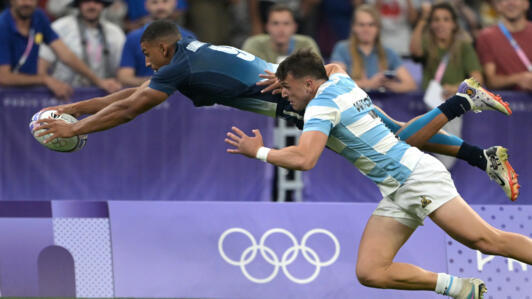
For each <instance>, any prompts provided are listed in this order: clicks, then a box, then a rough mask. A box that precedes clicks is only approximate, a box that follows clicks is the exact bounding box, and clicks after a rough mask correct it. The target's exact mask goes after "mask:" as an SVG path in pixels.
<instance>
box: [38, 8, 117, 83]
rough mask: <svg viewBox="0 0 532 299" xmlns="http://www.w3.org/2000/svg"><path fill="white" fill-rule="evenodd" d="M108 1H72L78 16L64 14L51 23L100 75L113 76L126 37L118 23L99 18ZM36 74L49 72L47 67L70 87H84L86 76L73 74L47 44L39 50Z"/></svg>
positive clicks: (53, 75) (102, 76)
mask: <svg viewBox="0 0 532 299" xmlns="http://www.w3.org/2000/svg"><path fill="white" fill-rule="evenodd" d="M111 4H112V1H109V0H74V6H75V7H78V8H79V15H78V16H73V15H71V16H65V17H62V18H60V19H58V20H56V21H55V22H53V23H52V28H53V29H54V30H55V31H56V32H57V33H58V34H59V36H60V38H61V39H63V40H67V41H68V44H67V46H68V47H69V48H70V50H72V52H74V53H75V54H76V55H77V56H78V57H80V58H82V59H83V61H84V62H85V64H86V65H88V66H89V67H90V68H91V70H92V71H93V72H94V73H95V74H96V75H98V77H100V78H112V77H116V71H117V69H118V63H119V61H120V54H121V53H122V47H123V45H124V41H125V36H124V33H123V32H122V30H121V29H120V28H118V26H116V25H114V24H112V23H110V22H107V21H103V20H101V19H100V16H101V13H102V11H103V9H104V7H105V6H108V5H111ZM39 57H40V59H39V73H48V70H49V68H50V66H53V70H52V71H51V74H52V77H54V78H56V79H58V80H61V81H63V82H66V83H68V84H69V85H71V86H74V87H78V86H87V85H90V82H89V81H88V79H87V78H85V77H83V76H80V75H78V74H76V73H75V72H74V71H73V70H72V69H71V68H69V67H68V66H66V65H65V64H63V63H61V62H57V57H56V56H55V55H54V53H53V52H52V51H51V50H50V48H48V47H47V46H43V47H41V49H40V52H39Z"/></svg>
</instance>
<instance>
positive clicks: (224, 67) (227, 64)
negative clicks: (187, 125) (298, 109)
mask: <svg viewBox="0 0 532 299" xmlns="http://www.w3.org/2000/svg"><path fill="white" fill-rule="evenodd" d="M276 67H277V65H274V64H271V63H268V62H266V61H264V60H262V59H260V58H258V57H255V56H254V55H252V54H249V53H247V52H244V51H242V50H239V49H236V48H233V47H228V46H215V45H211V44H207V43H203V42H200V41H197V40H191V39H183V40H180V41H179V42H177V47H176V50H175V54H174V56H173V58H172V61H171V62H170V64H168V65H165V66H163V67H161V68H160V69H159V71H158V72H156V73H155V74H154V75H153V76H152V78H151V82H150V88H153V89H156V90H159V91H162V92H164V93H166V94H168V95H171V94H172V93H174V92H175V91H176V90H179V92H181V93H182V94H184V95H185V96H187V97H188V98H189V99H191V100H192V101H193V102H194V105H196V106H205V105H212V104H215V103H218V104H222V105H226V106H232V107H235V108H238V109H242V110H249V111H253V112H257V113H261V114H265V115H269V116H281V117H284V118H287V119H292V120H295V121H296V123H297V122H298V121H297V120H298V119H299V122H300V125H302V116H301V115H300V114H297V113H295V112H294V111H293V109H292V108H291V106H290V104H289V103H288V101H287V100H285V99H282V98H281V97H280V96H279V95H272V94H271V93H264V94H263V93H261V92H260V90H261V89H262V88H263V87H261V86H257V85H256V83H257V82H258V81H259V80H261V78H260V77H259V74H262V73H264V70H270V71H272V72H274V71H275V70H276Z"/></svg>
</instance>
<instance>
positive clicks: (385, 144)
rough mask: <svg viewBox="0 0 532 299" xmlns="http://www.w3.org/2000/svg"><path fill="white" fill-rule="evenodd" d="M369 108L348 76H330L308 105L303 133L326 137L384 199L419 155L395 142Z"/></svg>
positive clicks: (370, 106)
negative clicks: (373, 184) (374, 184)
mask: <svg viewBox="0 0 532 299" xmlns="http://www.w3.org/2000/svg"><path fill="white" fill-rule="evenodd" d="M373 109H374V106H373V103H372V101H371V99H370V98H369V97H368V95H367V94H366V93H365V92H364V91H363V90H362V89H360V88H359V87H358V86H357V85H356V84H355V82H354V81H353V80H351V78H349V76H347V75H345V74H334V75H331V76H330V78H329V80H328V81H327V82H325V83H324V84H322V85H321V86H320V88H319V89H318V92H317V94H316V97H315V98H314V99H312V100H311V101H310V102H309V104H308V106H307V108H306V111H305V119H304V127H303V131H304V132H305V131H320V132H323V133H325V134H326V135H327V136H329V139H328V141H327V146H328V147H329V148H330V149H332V150H333V151H335V152H337V153H338V154H340V155H342V156H343V157H344V158H346V159H348V160H349V161H350V162H351V163H353V164H354V165H355V166H356V167H357V168H358V169H359V170H360V171H361V172H362V174H364V175H365V176H367V177H368V178H370V179H371V180H372V181H374V182H375V183H376V184H377V185H378V186H379V189H380V190H381V193H382V194H383V195H384V196H386V195H389V194H391V193H393V192H394V191H395V190H397V188H399V187H400V186H401V185H402V184H403V183H404V182H405V181H406V179H407V178H408V177H409V176H410V174H411V173H412V171H413V170H414V168H415V166H416V165H417V162H418V161H419V159H420V157H421V156H422V152H421V151H420V150H418V149H417V148H415V147H411V146H410V145H408V144H406V143H404V142H403V141H400V140H399V139H397V138H396V137H395V135H394V134H393V133H392V132H391V131H390V130H389V129H388V128H387V127H386V126H385V125H384V123H383V122H382V121H381V120H380V118H379V117H377V115H376V114H375V112H374V111H373Z"/></svg>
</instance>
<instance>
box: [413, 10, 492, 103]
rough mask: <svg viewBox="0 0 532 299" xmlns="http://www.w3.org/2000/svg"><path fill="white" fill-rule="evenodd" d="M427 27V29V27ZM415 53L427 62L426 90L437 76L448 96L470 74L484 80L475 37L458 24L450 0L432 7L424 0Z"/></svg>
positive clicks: (425, 65) (415, 32)
mask: <svg viewBox="0 0 532 299" xmlns="http://www.w3.org/2000/svg"><path fill="white" fill-rule="evenodd" d="M426 26H427V28H426V29H428V30H426V31H425V27H426ZM410 51H411V53H412V56H413V57H414V58H416V59H418V60H420V61H421V62H422V64H423V80H422V82H423V83H422V86H423V89H426V88H427V87H428V85H429V82H430V81H431V80H432V79H434V78H435V76H436V71H437V70H438V68H439V67H441V68H440V70H441V72H439V73H441V74H439V76H440V75H441V76H440V78H436V81H438V83H440V84H441V85H442V87H443V92H444V95H443V96H444V98H447V97H448V96H450V95H452V94H455V93H456V91H457V90H458V85H459V84H460V82H462V81H463V80H464V79H466V78H468V77H471V76H473V77H475V79H477V81H479V82H482V71H481V66H480V62H479V60H478V57H477V54H476V52H475V49H474V48H473V44H472V41H471V37H470V36H469V35H468V34H467V33H466V32H465V31H464V30H462V29H461V28H460V26H459V25H458V16H457V14H456V11H455V10H454V8H453V7H452V6H451V4H449V3H448V2H439V3H437V4H435V5H433V6H432V7H431V6H430V4H427V3H424V4H423V6H422V16H421V18H420V20H419V22H418V23H417V25H416V28H415V29H414V33H413V35H412V40H411V42H410Z"/></svg>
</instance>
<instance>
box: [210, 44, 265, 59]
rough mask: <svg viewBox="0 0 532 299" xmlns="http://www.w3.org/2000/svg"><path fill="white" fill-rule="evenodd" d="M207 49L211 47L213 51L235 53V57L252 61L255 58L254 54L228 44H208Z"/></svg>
mask: <svg viewBox="0 0 532 299" xmlns="http://www.w3.org/2000/svg"><path fill="white" fill-rule="evenodd" d="M209 49H212V50H214V51H220V52H224V53H227V54H231V55H236V57H238V58H240V59H244V60H246V61H253V60H254V59H255V55H253V54H250V53H248V52H246V51H242V50H239V49H237V48H233V47H230V46H214V45H210V46H209Z"/></svg>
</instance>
